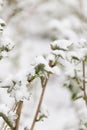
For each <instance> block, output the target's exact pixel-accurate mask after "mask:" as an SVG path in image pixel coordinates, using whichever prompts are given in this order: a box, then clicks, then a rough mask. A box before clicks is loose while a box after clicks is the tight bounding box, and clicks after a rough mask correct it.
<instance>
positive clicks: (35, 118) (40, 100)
mask: <svg viewBox="0 0 87 130" xmlns="http://www.w3.org/2000/svg"><path fill="white" fill-rule="evenodd" d="M48 79H49V76H48V78H46V81H45V83H44V84H43V85H42V92H41V95H40V99H39V103H38V106H37V109H36V113H35V116H34V119H33V122H32V125H31V128H30V130H33V129H34V126H35V123H36V120H37V117H38V113H39V111H40V108H41V105H42V101H43V97H44V93H45V89H46V86H47V82H48Z"/></svg>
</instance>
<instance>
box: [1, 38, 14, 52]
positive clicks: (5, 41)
mask: <svg viewBox="0 0 87 130" xmlns="http://www.w3.org/2000/svg"><path fill="white" fill-rule="evenodd" d="M0 42H1V44H2V45H3V46H5V47H7V49H8V51H10V50H11V49H12V48H13V47H14V43H13V42H12V40H11V39H9V38H8V37H6V36H3V37H2V38H1V41H0Z"/></svg>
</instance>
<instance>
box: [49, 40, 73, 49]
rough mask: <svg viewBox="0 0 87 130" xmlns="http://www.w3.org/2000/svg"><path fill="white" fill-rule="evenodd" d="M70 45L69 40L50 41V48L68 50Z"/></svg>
mask: <svg viewBox="0 0 87 130" xmlns="http://www.w3.org/2000/svg"><path fill="white" fill-rule="evenodd" d="M71 45H72V41H70V40H56V41H54V42H52V43H51V49H53V50H56V49H59V50H68V47H69V46H71Z"/></svg>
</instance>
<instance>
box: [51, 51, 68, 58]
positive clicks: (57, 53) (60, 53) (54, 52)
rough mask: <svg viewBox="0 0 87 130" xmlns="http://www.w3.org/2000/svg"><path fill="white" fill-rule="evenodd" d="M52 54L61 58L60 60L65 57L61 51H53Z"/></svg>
mask: <svg viewBox="0 0 87 130" xmlns="http://www.w3.org/2000/svg"><path fill="white" fill-rule="evenodd" d="M52 54H54V55H56V56H59V57H62V58H65V56H66V54H65V52H64V51H62V50H53V51H52Z"/></svg>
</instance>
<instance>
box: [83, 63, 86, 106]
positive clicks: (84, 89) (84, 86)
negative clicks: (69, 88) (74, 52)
mask: <svg viewBox="0 0 87 130" xmlns="http://www.w3.org/2000/svg"><path fill="white" fill-rule="evenodd" d="M82 65H83V91H84V99H85V103H86V106H87V95H86V85H85V61H83V62H82Z"/></svg>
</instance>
